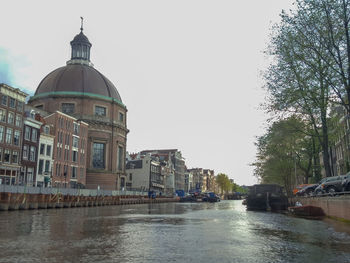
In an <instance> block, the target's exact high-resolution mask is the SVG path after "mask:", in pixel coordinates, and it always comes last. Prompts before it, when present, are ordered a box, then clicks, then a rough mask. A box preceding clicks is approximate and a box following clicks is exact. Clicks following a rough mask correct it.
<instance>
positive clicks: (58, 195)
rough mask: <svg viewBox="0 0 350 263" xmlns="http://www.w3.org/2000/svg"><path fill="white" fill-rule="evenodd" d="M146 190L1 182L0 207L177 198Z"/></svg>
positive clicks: (132, 202) (156, 201)
mask: <svg viewBox="0 0 350 263" xmlns="http://www.w3.org/2000/svg"><path fill="white" fill-rule="evenodd" d="M176 201H178V200H177V199H176V198H170V197H157V198H155V199H150V198H148V193H147V192H136V191H108V190H90V189H68V188H61V189H60V188H41V187H25V186H11V185H0V211H7V210H25V209H46V208H70V207H88V206H105V205H127V204H147V203H163V202H176Z"/></svg>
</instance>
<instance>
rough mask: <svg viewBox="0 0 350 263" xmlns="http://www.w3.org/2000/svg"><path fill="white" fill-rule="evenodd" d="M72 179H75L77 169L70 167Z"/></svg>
mask: <svg viewBox="0 0 350 263" xmlns="http://www.w3.org/2000/svg"><path fill="white" fill-rule="evenodd" d="M72 178H77V167H74V166H73V167H72Z"/></svg>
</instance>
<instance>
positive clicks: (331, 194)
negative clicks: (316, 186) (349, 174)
mask: <svg viewBox="0 0 350 263" xmlns="http://www.w3.org/2000/svg"><path fill="white" fill-rule="evenodd" d="M340 195H349V197H350V191H345V192H332V193H327V192H325V193H318V194H316V193H313V194H311V195H307V196H305V195H302V196H294V197H303V198H310V197H333V196H340Z"/></svg>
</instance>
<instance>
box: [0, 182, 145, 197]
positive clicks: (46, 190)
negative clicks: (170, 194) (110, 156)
mask: <svg viewBox="0 0 350 263" xmlns="http://www.w3.org/2000/svg"><path fill="white" fill-rule="evenodd" d="M2 192H3V193H21V194H24V193H26V194H58V193H60V194H62V195H73V196H124V195H129V196H130V195H138V196H148V192H145V191H116V190H114V191H112V190H97V189H96V190H95V189H73V188H51V187H34V186H22V185H4V184H3V185H0V193H2Z"/></svg>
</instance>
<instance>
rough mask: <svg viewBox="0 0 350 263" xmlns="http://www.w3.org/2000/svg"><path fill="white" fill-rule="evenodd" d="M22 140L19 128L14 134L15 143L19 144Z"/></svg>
mask: <svg viewBox="0 0 350 263" xmlns="http://www.w3.org/2000/svg"><path fill="white" fill-rule="evenodd" d="M20 140H21V132H20V131H18V130H15V133H14V135H13V144H14V145H16V146H19V144H20Z"/></svg>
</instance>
